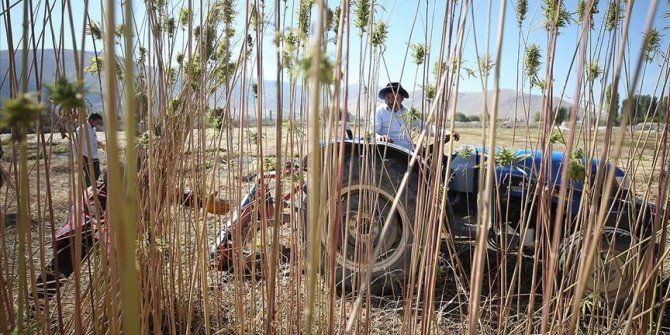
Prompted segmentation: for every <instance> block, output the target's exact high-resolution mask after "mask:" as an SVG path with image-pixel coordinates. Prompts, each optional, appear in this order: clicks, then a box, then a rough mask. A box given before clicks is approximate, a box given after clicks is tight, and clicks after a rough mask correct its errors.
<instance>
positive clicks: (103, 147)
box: [98, 142, 107, 151]
mask: <svg viewBox="0 0 670 335" xmlns="http://www.w3.org/2000/svg"><path fill="white" fill-rule="evenodd" d="M98 148H100V149H101V150H103V151H105V149H107V146H105V143H102V142H98Z"/></svg>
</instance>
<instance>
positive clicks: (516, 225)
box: [210, 138, 657, 304]
mask: <svg viewBox="0 0 670 335" xmlns="http://www.w3.org/2000/svg"><path fill="white" fill-rule="evenodd" d="M336 149H337V150H336ZM338 150H343V152H342V154H343V155H342V156H343V161H342V162H343V164H341V166H340V167H339V169H336V170H335V171H339V172H337V174H339V176H340V177H341V178H337V179H336V180H338V183H340V185H341V186H335V187H330V186H328V190H327V191H326V192H325V202H323V203H322V204H320V205H319V208H320V211H319V213H320V216H318V217H319V221H320V222H321V223H323V224H325V223H327V222H330V223H331V224H330V225H324V227H326V228H324V229H323V230H322V231H326V230H327V231H328V233H325V232H324V233H322V234H321V236H320V237H319V240H320V241H319V242H321V244H322V248H321V250H322V253H323V255H322V257H323V258H322V260H323V261H322V263H323V264H327V263H328V262H333V261H334V263H335V267H334V272H335V273H334V275H335V280H336V283H337V286H338V287H339V288H343V289H344V290H346V291H355V290H358V289H360V288H363V287H365V289H366V290H368V292H369V293H371V294H373V295H383V294H386V293H389V292H396V290H398V289H400V288H403V287H404V286H403V285H407V283H408V278H409V275H410V274H411V273H412V272H414V271H417V270H416V269H417V266H416V265H412V260H411V258H412V255H413V252H417V251H419V250H414V249H415V248H417V247H418V246H419V245H420V244H418V243H417V241H418V239H416V238H415V235H416V232H417V231H416V229H423V230H425V229H430V233H429V234H432V235H433V236H431V238H444V239H448V240H451V241H460V242H462V241H465V242H472V241H474V240H475V237H476V235H477V234H476V233H477V229H478V227H480V226H484V227H486V229H488V232H487V234H488V235H487V236H488V242H489V247H490V248H497V249H500V250H502V251H504V252H505V253H511V252H524V250H533V248H536V247H538V242H539V241H538V239H539V236H540V234H539V232H538V231H539V230H540V229H550V230H551V232H548V233H547V234H546V235H549V236H551V234H552V232H553V230H554V228H555V227H556V226H555V225H556V224H557V223H556V222H554V221H556V220H555V216H556V213H557V212H558V211H557V210H558V208H563V209H564V211H563V212H564V214H563V216H562V218H561V219H560V225H559V226H558V232H559V233H560V240H561V243H560V254H561V256H560V261H559V265H558V268H559V273H560V274H561V275H568V273H572V275H573V276H574V275H575V274H574V269H570V268H569V267H570V266H572V265H570V264H576V262H575V261H574V259H575V258H576V257H578V253H579V250H581V248H582V247H583V246H582V245H583V243H584V241H585V240H586V239H585V238H584V236H588V235H585V234H588V229H587V227H586V226H584V225H579V226H577V225H576V222H577V221H578V220H577V218H580V217H581V218H582V220H581V221H582V222H584V221H588V220H595V219H596V215H597V211H598V209H599V208H600V206H602V205H606V206H608V209H607V211H606V212H605V213H606V217H605V218H604V223H602V224H601V229H600V230H597V231H599V232H600V235H601V238H600V243H599V244H600V245H599V248H598V252H597V255H596V256H597V257H596V262H594V264H595V265H594V266H593V267H594V269H592V271H593V272H594V275H593V276H591V277H590V278H591V279H590V280H589V282H588V283H587V287H586V289H587V293H589V294H598V295H599V296H601V297H603V298H605V299H607V300H608V301H610V302H613V303H615V304H616V303H621V302H622V301H623V299H625V297H626V294H625V292H622V290H624V289H626V288H629V287H630V286H631V284H632V281H633V280H634V273H633V272H634V271H630V270H627V268H626V267H625V266H624V263H625V262H626V260H627V257H630V255H631V252H633V250H634V252H637V253H641V251H645V250H648V249H649V248H648V246H653V245H655V244H654V241H653V239H652V238H651V236H652V231H653V224H654V218H655V215H657V213H656V207H655V206H654V205H653V204H649V203H644V202H643V201H641V200H640V199H637V198H636V197H635V195H634V194H632V192H631V191H630V190H629V189H628V186H629V182H628V176H627V175H626V173H625V171H624V170H622V169H620V168H617V167H615V166H613V165H611V164H609V163H607V162H602V161H599V160H597V159H594V160H586V159H584V158H580V157H570V156H569V155H568V154H566V153H562V152H551V153H543V152H542V151H541V150H529V149H514V150H509V149H507V150H506V151H505V150H491V151H489V150H488V149H487V148H483V147H476V146H462V147H461V148H460V149H458V150H456V152H455V153H454V154H453V155H451V159H450V160H448V159H447V158H448V157H443V159H441V162H439V161H438V162H432V160H435V159H436V157H433V156H434V155H430V154H426V155H423V156H419V155H417V154H416V153H413V152H410V151H408V150H407V149H405V148H403V147H400V146H397V145H394V144H393V143H374V142H371V141H368V140H365V139H352V138H350V139H346V140H340V141H335V142H323V143H322V144H321V150H320V152H324V153H328V152H329V153H331V154H332V153H336V154H339V152H340V151H338ZM495 155H499V156H505V155H506V156H508V157H511V159H508V160H507V161H505V162H504V163H502V164H501V163H498V164H496V165H495V171H494V172H495V174H494V176H495V177H494V181H495V183H494V184H495V185H496V186H495V187H494V189H493V190H492V191H490V192H491V195H490V199H492V200H491V201H490V204H489V205H488V206H489V210H490V213H491V215H490V218H489V220H488V221H489V222H484V223H478V222H480V220H481V217H479V215H480V211H481V206H480V205H479V203H480V201H481V199H482V195H483V194H481V192H484V191H482V189H483V187H480V186H481V185H479V181H480V180H482V178H480V177H479V176H480V173H481V174H482V175H484V174H485V173H486V171H485V170H486V165H487V164H486V162H487V159H491V157H492V156H495ZM311 156H315V155H308V157H306V158H305V159H304V160H303V161H302V162H301V163H302V164H298V163H295V162H289V163H287V164H286V166H284V167H283V168H282V170H281V173H278V172H277V171H270V172H267V173H263V174H262V175H258V176H257V177H256V181H255V182H254V183H253V184H252V185H251V187H250V189H249V191H248V192H247V194H246V196H245V197H244V198H243V199H242V201H241V204H240V205H239V207H238V208H237V210H236V211H234V212H233V213H232V215H231V216H230V219H229V220H228V221H227V223H226V225H225V227H224V229H223V230H222V231H221V233H220V234H219V235H218V236H217V238H216V241H215V243H214V244H213V245H212V246H211V255H210V256H211V259H212V263H213V265H214V266H216V267H218V268H219V269H220V270H226V269H229V268H230V264H231V263H232V261H231V260H232V253H233V252H235V251H236V250H237V251H239V248H240V245H242V243H239V241H236V239H239V238H242V239H245V238H247V237H248V235H249V233H250V230H251V227H257V226H258V225H256V224H254V222H253V221H254V220H257V219H258V217H259V214H258V213H259V212H258V211H265V213H264V214H265V215H272V213H274V211H275V210H281V209H282V208H285V207H288V206H289V205H288V204H289V203H291V201H289V200H291V199H294V200H295V199H296V198H298V199H299V200H298V201H297V204H294V205H290V206H291V207H292V208H296V211H297V212H299V215H297V217H298V218H299V219H301V221H302V222H303V225H304V228H305V231H309V229H310V228H311V227H315V226H316V224H317V223H316V222H310V220H309V217H310V211H311V208H309V206H308V203H309V202H308V201H307V195H308V194H309V191H310V182H309V180H305V179H304V178H303V177H302V176H303V175H304V174H305V172H307V168H306V166H307V164H306V162H307V161H308V160H309V159H320V160H321V161H322V162H324V164H325V162H326V161H325V160H324V159H323V157H324V156H325V155H321V157H311ZM497 158H500V157H497ZM413 159H414V160H415V162H412V160H413ZM501 160H502V159H501ZM449 161H450V163H449V164H447V163H446V162H449ZM496 161H499V160H498V159H497V160H496ZM565 162H569V163H570V164H577V166H581V167H582V169H581V170H580V169H578V168H577V169H576V170H577V171H578V172H579V171H581V173H576V176H572V175H569V176H570V178H571V179H570V180H568V181H567V182H565V183H562V178H561V171H562V166H563V164H565ZM436 166H437V168H436ZM447 166H448V167H449V169H448V170H449V173H446V170H447ZM431 167H432V168H431ZM570 168H571V170H575V169H574V168H573V167H570ZM432 170H436V171H432ZM437 170H440V171H437ZM608 173H611V174H613V175H614V178H613V182H612V183H611V187H605V188H603V189H605V190H609V193H607V194H605V193H603V192H600V194H599V195H594V194H591V193H589V192H588V190H589V187H591V186H592V185H594V184H595V183H596V182H597V181H598V178H601V180H607V175H608ZM573 174H574V173H573ZM277 175H281V176H282V177H286V176H293V177H296V176H297V177H298V178H299V179H300V180H303V181H304V182H303V183H296V184H294V185H293V186H292V187H290V189H289V190H288V191H287V192H286V193H285V194H284V195H283V196H282V199H274V198H273V194H272V192H270V191H269V186H268V183H270V182H272V181H274V179H276V176H277ZM436 178H438V184H439V183H441V185H442V186H441V187H434V188H432V189H437V190H438V191H437V192H446V195H445V194H443V193H439V194H438V195H437V196H435V197H432V198H429V194H428V193H427V192H426V190H427V189H428V188H429V186H430V185H431V183H434V181H435V179H436ZM447 178H448V179H447ZM603 184H605V183H603ZM561 185H567V187H568V189H567V190H566V192H565V194H566V196H565V199H566V200H564V201H561V199H560V197H559V193H560V192H559V191H560V189H559V188H560V186H561ZM442 195H444V197H442ZM587 197H588V198H589V199H590V200H591V202H592V203H594V206H595V207H594V208H595V210H596V211H595V212H593V213H592V212H584V211H580V208H584V207H585V206H581V205H580V203H581V202H583V201H585V200H588V199H583V198H587ZM603 198H605V199H603ZM441 199H444V201H441ZM396 200H397V203H394V202H395V201H396ZM478 206H479V207H478ZM561 206H562V207H561ZM429 207H434V208H435V210H434V211H433V213H434V214H433V215H432V216H427V214H426V209H427V208H429ZM478 208H479V210H478ZM584 215H587V219H586V220H585V219H584V218H583V216H584ZM588 216H592V217H588ZM430 222H438V223H439V226H438V227H439V229H434V227H435V226H436V225H430V224H428V223H430ZM541 222H543V223H548V225H547V224H540V223H541ZM601 222H602V220H601ZM419 227H421V228H419ZM431 227H433V228H431ZM589 229H590V228H589ZM304 235H305V236H306V237H305V238H306V239H307V236H309V233H307V232H306V233H305V234H304ZM529 254H533V252H529ZM535 254H536V255H537V254H538V253H535ZM571 258H572V259H573V260H572V261H570V259H571ZM596 267H597V268H596ZM603 272H605V273H606V274H607V279H606V280H604V282H603V280H600V281H599V280H597V278H596V277H597V274H596V273H603ZM366 275H367V276H366ZM365 278H367V280H366V279H365ZM622 288H623V289H622Z"/></svg>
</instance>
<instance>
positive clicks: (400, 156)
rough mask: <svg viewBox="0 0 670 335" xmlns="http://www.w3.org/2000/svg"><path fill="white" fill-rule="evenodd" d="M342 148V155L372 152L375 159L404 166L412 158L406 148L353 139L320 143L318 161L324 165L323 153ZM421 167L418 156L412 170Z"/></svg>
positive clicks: (421, 160) (307, 160)
mask: <svg viewBox="0 0 670 335" xmlns="http://www.w3.org/2000/svg"><path fill="white" fill-rule="evenodd" d="M338 147H340V148H343V150H344V154H345V156H346V155H361V154H362V153H364V152H366V151H367V152H374V153H375V154H376V155H377V157H379V158H381V159H394V160H396V161H397V162H402V163H403V164H405V166H407V165H409V161H410V159H411V158H412V155H414V153H413V152H412V151H410V150H408V149H407V148H404V147H401V146H399V145H396V144H393V143H386V142H377V143H375V142H367V141H365V140H362V139H353V140H344V141H340V142H337V141H333V142H321V147H320V150H319V154H320V157H319V160H320V161H321V162H322V163H324V164H325V161H324V153H325V152H329V151H330V152H338V151H337V150H338V149H339V148H338ZM313 155H314V152H310V153H309V154H308V155H307V156H305V158H304V161H303V167H304V170H307V168H308V167H309V160H310V159H312V158H313ZM421 165H423V159H422V158H421V157H420V156H417V163H416V164H414V169H419V167H420V166H421Z"/></svg>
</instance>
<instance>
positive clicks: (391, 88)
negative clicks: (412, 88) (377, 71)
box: [379, 83, 409, 99]
mask: <svg viewBox="0 0 670 335" xmlns="http://www.w3.org/2000/svg"><path fill="white" fill-rule="evenodd" d="M389 92H392V93H398V94H400V96H402V97H403V98H405V99H409V93H407V91H406V90H405V89H404V88H402V85H400V83H388V84H386V87H384V88H382V89H381V90H379V99H384V96H385V95H386V93H389Z"/></svg>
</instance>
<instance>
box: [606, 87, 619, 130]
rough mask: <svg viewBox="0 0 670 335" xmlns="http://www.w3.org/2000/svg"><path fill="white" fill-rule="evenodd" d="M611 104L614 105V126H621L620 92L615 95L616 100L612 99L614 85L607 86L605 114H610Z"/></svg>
mask: <svg viewBox="0 0 670 335" xmlns="http://www.w3.org/2000/svg"><path fill="white" fill-rule="evenodd" d="M610 102H612V103H614V124H615V125H617V126H618V125H619V124H620V120H619V113H618V112H619V92H618V91H617V92H615V93H614V99H612V85H607V89H605V113H609V110H610Z"/></svg>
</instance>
